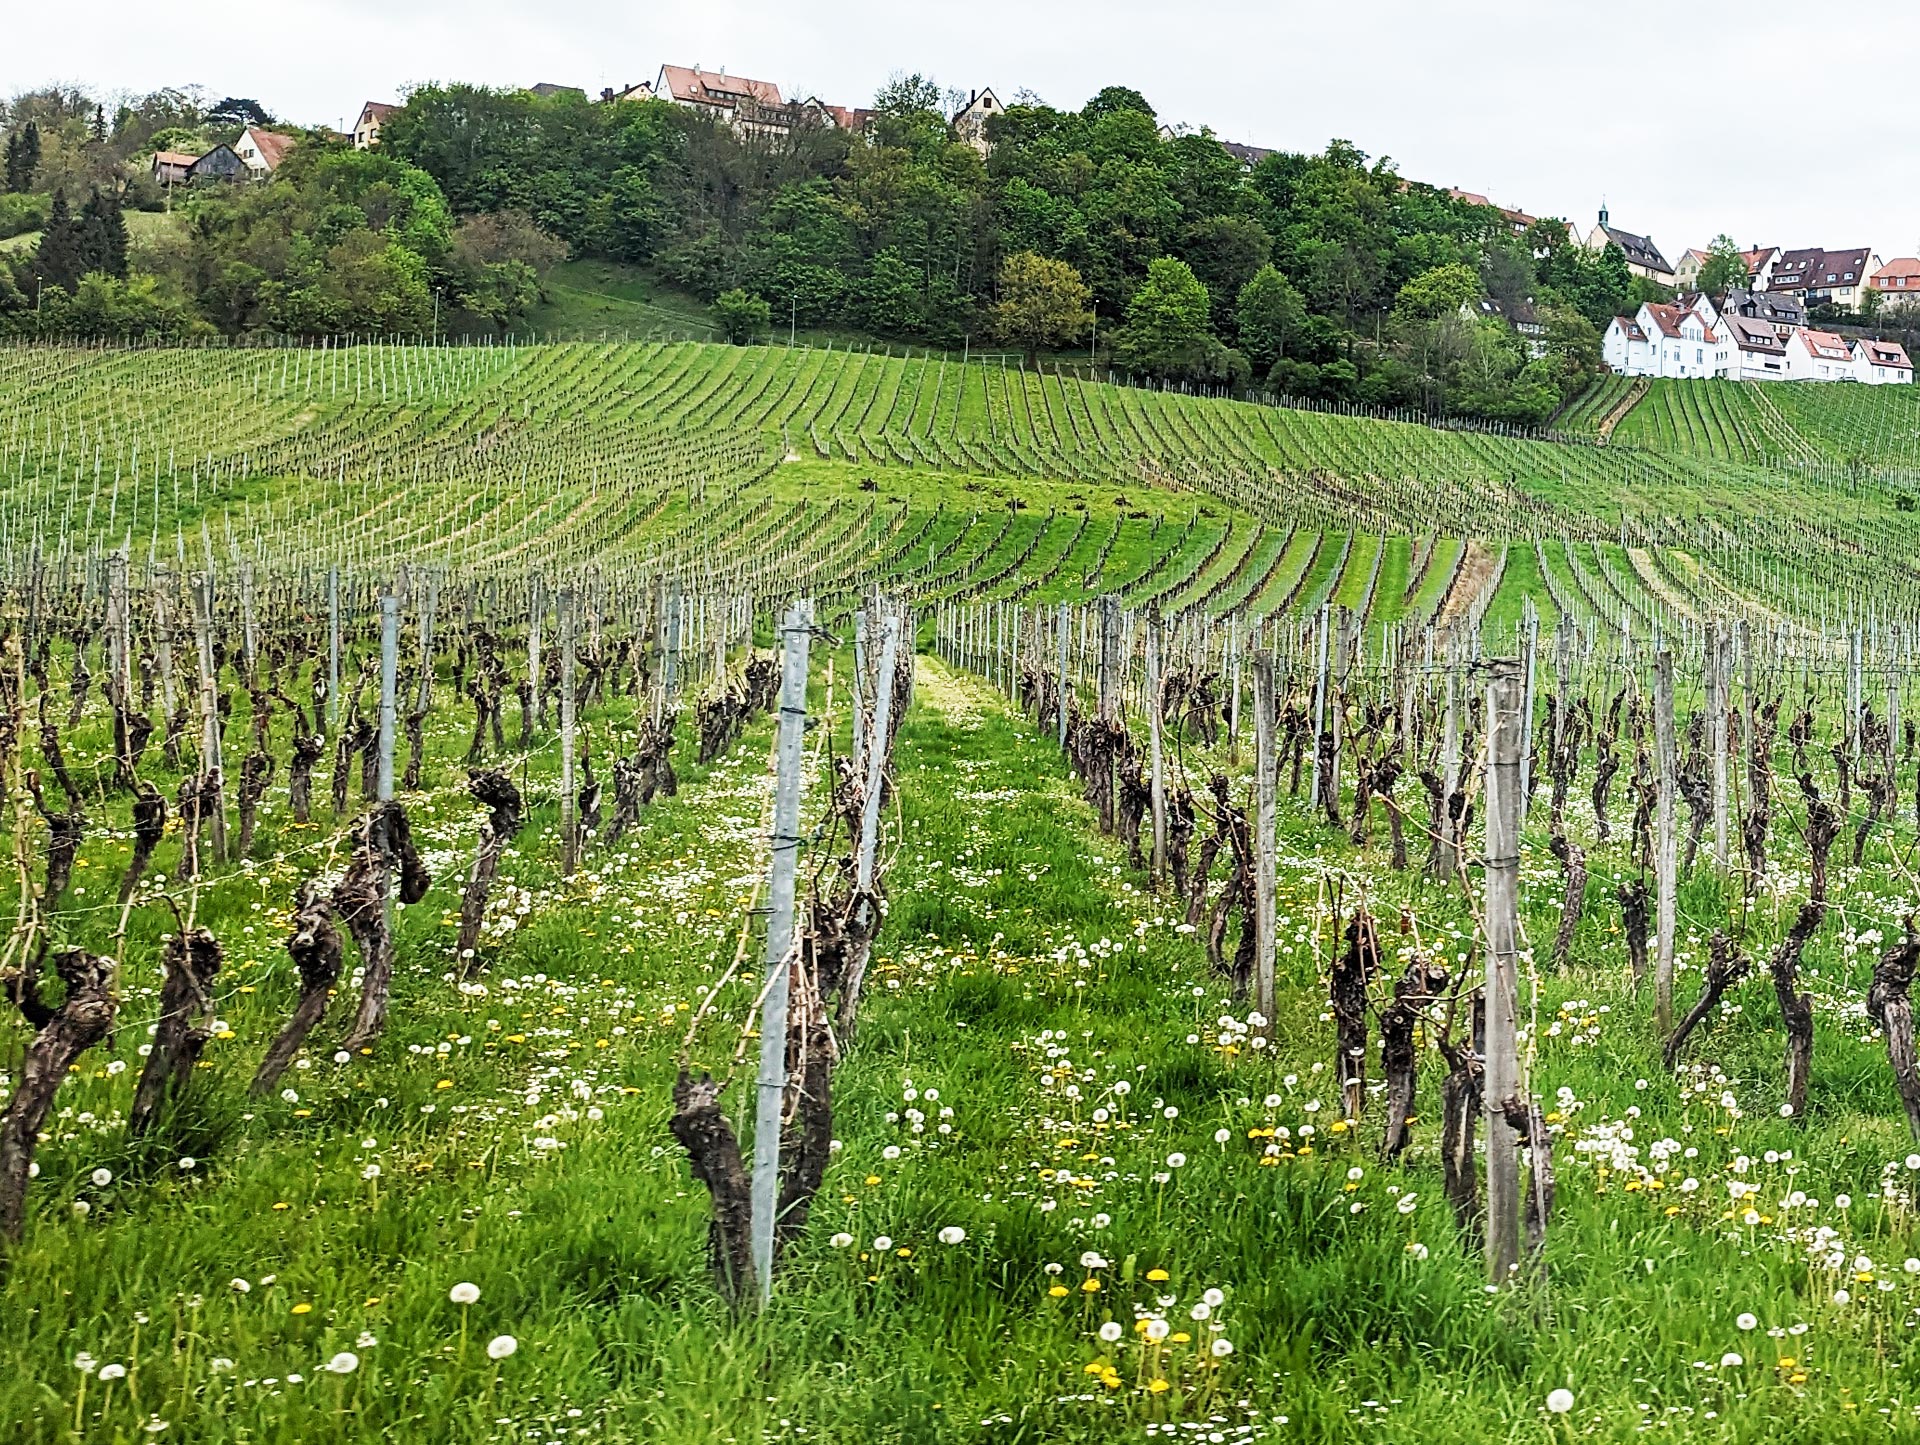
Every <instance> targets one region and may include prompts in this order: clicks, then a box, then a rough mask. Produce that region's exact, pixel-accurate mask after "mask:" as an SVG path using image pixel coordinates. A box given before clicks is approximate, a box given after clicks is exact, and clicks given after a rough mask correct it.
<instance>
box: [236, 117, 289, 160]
mask: <svg viewBox="0 0 1920 1445" xmlns="http://www.w3.org/2000/svg"><path fill="white" fill-rule="evenodd" d="M247 134H248V135H250V136H252V137H253V143H254V144H255V145H256V146H258V147H259V148H260V159H261V160H263V161H265V162H266V163H267V169H268V170H270V171H271V170H278V169H279V167H280V162H281V159H282V158H283V157H284V156H285V155H286V153H287V152H288V151H290V150H292V149H293V137H292V136H290V135H282V134H281V133H280V132H279V131H277V130H262V129H261V128H260V127H259V126H256V125H250V126H248V127H247Z"/></svg>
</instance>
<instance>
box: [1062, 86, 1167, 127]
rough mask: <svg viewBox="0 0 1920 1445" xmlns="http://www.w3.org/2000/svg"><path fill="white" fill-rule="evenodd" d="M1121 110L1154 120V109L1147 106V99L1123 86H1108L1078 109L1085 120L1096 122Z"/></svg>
mask: <svg viewBox="0 0 1920 1445" xmlns="http://www.w3.org/2000/svg"><path fill="white" fill-rule="evenodd" d="M1123 110H1131V111H1137V112H1139V113H1140V114H1141V115H1144V116H1145V117H1146V118H1147V119H1148V120H1152V119H1153V118H1154V109H1153V107H1152V106H1150V105H1148V104H1147V98H1146V97H1145V96H1144V95H1142V94H1141V93H1140V92H1139V91H1137V90H1130V89H1128V88H1127V87H1126V86H1124V85H1109V86H1108V87H1107V88H1106V89H1104V90H1102V91H1101V92H1100V93H1099V94H1098V95H1096V96H1095V97H1094V98H1093V99H1092V100H1090V101H1088V102H1087V103H1086V104H1085V105H1084V106H1082V107H1081V108H1080V114H1081V115H1082V116H1083V117H1084V118H1085V119H1087V120H1098V119H1100V117H1101V116H1105V115H1113V114H1115V113H1116V112H1119V111H1123Z"/></svg>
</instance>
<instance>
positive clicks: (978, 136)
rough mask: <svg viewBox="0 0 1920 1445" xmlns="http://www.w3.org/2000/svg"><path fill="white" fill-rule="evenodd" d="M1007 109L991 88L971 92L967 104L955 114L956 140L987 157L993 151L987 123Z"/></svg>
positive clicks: (954, 128)
mask: <svg viewBox="0 0 1920 1445" xmlns="http://www.w3.org/2000/svg"><path fill="white" fill-rule="evenodd" d="M1006 109H1007V108H1006V107H1005V106H1004V105H1002V104H1000V97H999V96H997V95H995V94H994V93H993V91H992V89H991V88H989V89H986V90H976V91H971V92H969V93H968V96H967V103H966V104H965V105H963V106H961V107H960V109H959V110H957V111H955V112H954V116H953V134H954V136H955V138H956V139H958V140H960V141H961V142H963V143H964V144H966V145H970V146H972V147H973V148H974V149H975V150H977V151H978V152H980V154H981V155H986V154H987V153H988V152H990V151H991V150H992V149H993V142H992V141H990V140H988V139H987V122H988V121H990V120H992V119H993V118H994V117H995V116H996V115H1003V114H1005V113H1006Z"/></svg>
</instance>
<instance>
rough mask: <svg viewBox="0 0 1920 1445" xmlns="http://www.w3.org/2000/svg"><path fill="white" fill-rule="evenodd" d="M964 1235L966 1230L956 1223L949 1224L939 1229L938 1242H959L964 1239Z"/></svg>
mask: <svg viewBox="0 0 1920 1445" xmlns="http://www.w3.org/2000/svg"><path fill="white" fill-rule="evenodd" d="M966 1237H967V1232H966V1230H964V1229H962V1228H961V1227H960V1226H959V1225H957V1224H949V1225H948V1226H947V1227H946V1228H945V1229H943V1230H941V1231H940V1242H941V1243H942V1244H960V1243H963V1242H964V1241H965V1240H966Z"/></svg>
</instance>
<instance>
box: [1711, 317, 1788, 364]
mask: <svg viewBox="0 0 1920 1445" xmlns="http://www.w3.org/2000/svg"><path fill="white" fill-rule="evenodd" d="M1720 319H1721V320H1722V321H1724V322H1725V323H1726V325H1727V329H1728V330H1729V331H1731V332H1732V333H1733V339H1734V343H1735V344H1736V345H1737V346H1738V347H1739V348H1740V349H1741V350H1742V351H1764V352H1766V353H1767V354H1768V355H1770V356H1784V355H1786V351H1787V344H1786V343H1785V342H1784V341H1782V340H1781V339H1780V333H1779V332H1777V331H1775V330H1774V329H1773V327H1772V326H1771V325H1769V324H1768V323H1767V322H1765V321H1756V320H1754V319H1753V318H1752V317H1748V316H1741V315H1739V314H1738V313H1737V312H1736V313H1729V314H1724V315H1722V316H1721V318H1720Z"/></svg>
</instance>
